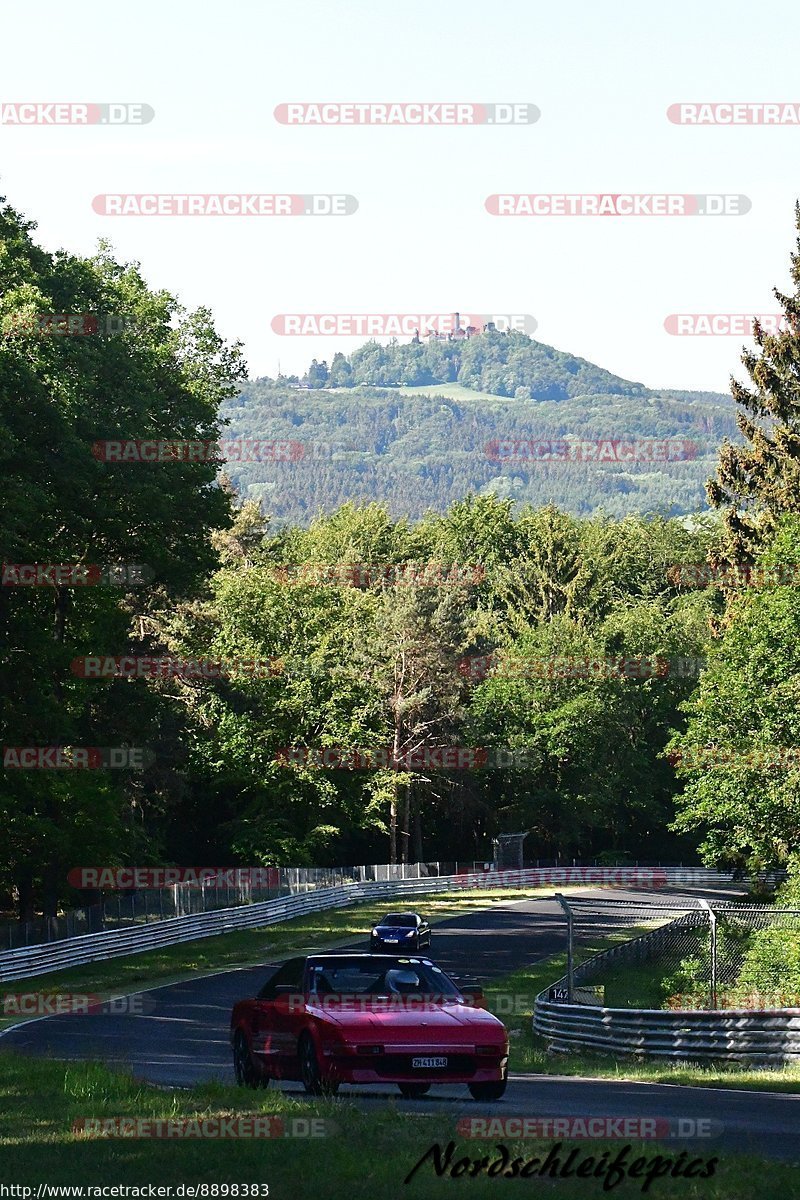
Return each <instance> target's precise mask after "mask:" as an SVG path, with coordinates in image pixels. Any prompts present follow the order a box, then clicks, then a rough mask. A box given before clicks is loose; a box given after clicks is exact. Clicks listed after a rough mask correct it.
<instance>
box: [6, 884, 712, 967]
mask: <svg viewBox="0 0 800 1200" xmlns="http://www.w3.org/2000/svg"><path fill="white" fill-rule="evenodd" d="M730 878H731V877H730V874H725V873H721V872H717V871H707V870H705V869H704V868H702V867H689V868H677V867H675V868H672V867H538V868H537V867H532V868H530V869H528V870H522V871H487V872H483V871H482V872H476V873H467V872H465V873H462V874H459V875H439V876H429V877H427V878H424V877H423V878H421V879H389V880H385V881H380V882H370V883H352V884H348V883H345V884H340V885H338V886H336V887H331V888H318V889H317V890H315V891H312V892H306V893H304V894H302V895H299V896H284V897H281V898H280V899H278V900H265V901H263V902H262V903H258V904H249V905H240V906H237V907H236V908H223V909H215V910H212V911H211V912H206V913H197V914H195V915H192V916H185V917H172V918H169V919H167V920H164V921H154V922H152V923H150V924H145V925H140V926H134V927H132V928H127V929H117V930H109V931H106V932H103V933H86V934H82V935H81V936H80V937H74V938H64V939H62V940H61V941H57V942H48V943H45V944H44V945H38V946H24V947H21V948H20V949H17V950H9V951H6V952H4V953H2V954H0V982H6V981H10V980H14V979H25V978H28V977H29V976H34V975H43V974H45V973H47V972H50V971H58V970H63V969H65V968H67V967H74V966H81V965H83V964H85V963H90V962H102V961H103V960H105V959H109V958H118V957H120V956H122V955H126V954H141V953H143V952H144V951H146V950H155V949H158V948H159V947H161V946H173V945H176V944H178V943H179V942H191V941H195V940H196V939H198V938H205V937H213V936H215V935H217V934H221V933H230V932H232V931H233V930H236V929H255V928H259V927H261V926H266V925H274V924H275V923H276V922H277V921H285V920H287V919H288V918H289V917H298V916H302V915H303V914H305V913H312V912H321V911H323V910H324V909H332V908H342V907H344V906H345V905H348V904H353V903H356V902H358V901H360V900H377V899H381V898H390V897H393V896H397V897H403V896H415V895H423V894H430V893H435V892H446V891H453V890H455V889H458V888H468V889H475V888H522V887H525V888H532V887H569V886H576V885H587V884H588V885H595V886H597V885H606V886H619V887H623V886H630V887H637V886H638V887H663V886H665V885H666V884H667V883H670V884H676V885H680V884H688V885H691V884H695V885H698V886H703V885H708V884H714V883H723V882H730Z"/></svg>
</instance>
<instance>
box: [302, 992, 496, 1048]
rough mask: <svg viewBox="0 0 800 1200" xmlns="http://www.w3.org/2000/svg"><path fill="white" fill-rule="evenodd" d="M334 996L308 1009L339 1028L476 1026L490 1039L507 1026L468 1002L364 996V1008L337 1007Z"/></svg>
mask: <svg viewBox="0 0 800 1200" xmlns="http://www.w3.org/2000/svg"><path fill="white" fill-rule="evenodd" d="M334 1000H335V997H326V1001H330V1003H329V1002H326V1003H325V1004H324V1005H319V1006H317V1005H314V1004H309V1005H308V1006H307V1008H306V1012H307V1013H308V1014H309V1015H310V1016H315V1017H317V1019H322V1020H325V1021H329V1022H330V1023H331V1024H332V1025H335V1026H337V1028H339V1029H341V1030H343V1031H348V1030H353V1031H356V1030H360V1031H361V1032H362V1033H363V1032H364V1031H365V1030H367V1029H374V1030H384V1031H386V1032H387V1033H390V1032H400V1031H402V1030H404V1029H414V1030H419V1028H420V1027H427V1028H429V1029H432V1030H438V1031H439V1032H444V1031H445V1030H453V1031H455V1030H456V1029H468V1028H474V1029H475V1030H476V1032H477V1031H478V1030H479V1031H480V1036H481V1037H482V1038H483V1037H487V1040H494V1037H498V1040H499V1039H500V1035H503V1036H504V1035H505V1026H504V1025H503V1022H502V1021H500V1020H498V1018H497V1017H495V1016H494V1015H493V1014H492V1013H490V1012H487V1011H486V1009H485V1008H472V1007H471V1006H470V1005H467V1004H419V1005H416V1004H415V1005H409V1006H406V1007H398V1006H393V1005H392V1004H391V1003H390V1002H384V1003H383V1004H381V1003H380V1001H379V1000H378V998H377V997H376V998H375V1000H374V1002H372V1003H370V1002H369V998H365V1004H364V1007H363V1008H362V1007H361V1006H360V1005H359V1006H358V1007H356V1006H355V1005H353V1004H352V1003H348V1004H347V1005H346V1006H343V1007H341V1008H338V1007H337V1006H336V1005H335V1004H334V1003H333V1001H334Z"/></svg>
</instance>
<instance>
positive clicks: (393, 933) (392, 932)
mask: <svg viewBox="0 0 800 1200" xmlns="http://www.w3.org/2000/svg"><path fill="white" fill-rule="evenodd" d="M375 928H376V929H377V931H378V933H379V934H380V935H381V937H406V935H407V934H409V933H410V934H412V935H413V934H415V933H416V932H417V931H416V929H409V928H408V926H407V925H376V926H375Z"/></svg>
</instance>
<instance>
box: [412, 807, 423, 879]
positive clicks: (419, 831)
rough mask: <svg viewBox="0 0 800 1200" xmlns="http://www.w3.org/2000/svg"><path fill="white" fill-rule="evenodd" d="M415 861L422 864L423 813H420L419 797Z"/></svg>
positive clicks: (416, 818) (415, 814)
mask: <svg viewBox="0 0 800 1200" xmlns="http://www.w3.org/2000/svg"><path fill="white" fill-rule="evenodd" d="M414 861H415V862H418V863H421V862H422V813H421V812H420V803H419V796H417V802H416V804H415V805H414Z"/></svg>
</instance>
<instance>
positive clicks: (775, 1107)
mask: <svg viewBox="0 0 800 1200" xmlns="http://www.w3.org/2000/svg"><path fill="white" fill-rule="evenodd" d="M665 894H671V895H674V896H677V895H694V896H704V897H706V898H708V899H712V898H717V899H721V898H730V897H731V894H732V893H731V890H730V889H718V890H717V891H715V892H711V891H708V890H700V889H688V888H685V889H666V890H661V891H659V892H658V893H657V895H658V896H661V897H663V896H664V895H665ZM650 895H651V893H646V892H643V891H640V890H637V891H631V892H627V891H624V890H622V889H618V888H615V889H613V890H612V891H609V890H596V891H591V892H589V891H586V892H583V893H582V896H584V897H589V896H594V897H602V898H605V899H609V898H612V899H619V900H623V899H633V900H642V899H644V898H649V897H650ZM604 920H605V922H606V925H607V927H608V928H609V929H610V928H612V926H611V925H610V924H609V923H608V919H607V918H605V917H604ZM265 938H266V953H265V962H266V963H269V961H270V960H269V957H268V956H269V933H268V931H267V933H266V934H265ZM563 946H564V918H563V914H562V912H561V910H560V908H559V907H558V904H557V902H556V901H555V900H553V899H551V898H543V899H538V900H524V901H516V902H502V903H499V904H498V903H495V904H493V905H492V907H491V908H488V909H483V910H480V911H474V912H470V913H467V914H464V915H462V916H459V917H453V918H451V919H450V920H447V921H444V922H442V923H441V924H438V925H436V926H435V927H434V934H433V942H432V946H431V950H430V955H431V957H432V958H433V959H434V960H435V961H436V962H438V963H439V964H440V965H441V966H442V967H444V969H445V970H447V971H450V972H452V973H453V974H456V975H458V974H462V975H465V974H474V975H477V976H478V977H479V978H482V979H484V980H489V979H492V978H496V977H497V976H502V975H506V974H508V973H509V972H511V971H513V970H515V969H517V968H519V967H522V966H525V965H526V964H527V963H531V962H535V961H537V960H538V959H541V958H544V957H546V956H547V955H549V954H552V953H554V952H556V951H558V950H561V949H562V948H563ZM348 948H350V949H358V950H367V949H368V948H369V945H368V941H367V940H364V941H361V942H354V943H350V945H349V946H348ZM426 953H427V952H426ZM273 961H274V962H277V961H278V960H277V959H276V960H273ZM270 971H271V967H270V966H269V965H265V966H264V967H258V968H248V969H245V970H232V971H226V972H224V973H222V974H218V975H211V976H206V977H200V978H198V979H196V980H190V981H186V982H184V983H178V984H172V985H169V986H167V987H160V988H155V989H153V990H151V991H148V992H147V993H145V994H144V997H145V998H146V1005H147V1007H148V1009H149V1010H150V1011H148V1012H146V1013H145V1014H143V1015H124V1016H117V1015H111V1014H108V1013H102V1012H101V1013H99V1014H97V1015H94V1016H91V1017H83V1018H81V1017H78V1016H53V1017H46V1018H44V1019H36V1020H33V1021H29V1022H27V1023H24V1024H22V1025H18V1026H16V1027H15V1028H13V1029H10V1030H8V1031H6V1033H5V1034H3V1035H1V1036H0V1048H2V1049H9V1050H15V1051H18V1052H20V1053H24V1054H35V1055H45V1056H48V1057H51V1058H58V1059H72V1060H75V1059H93V1060H102V1061H104V1062H106V1063H108V1064H110V1065H114V1066H120V1067H125V1068H127V1069H130V1070H132V1071H133V1072H134V1074H135V1075H136V1076H137V1077H139V1078H142V1079H145V1080H148V1081H150V1082H152V1083H157V1084H160V1085H162V1086H163V1085H165V1086H172V1087H185V1086H188V1085H190V1084H193V1083H197V1082H200V1081H203V1080H209V1079H217V1080H221V1081H224V1082H228V1083H230V1082H232V1081H233V1069H232V1066H231V1052H230V1044H229V1041H228V1023H229V1018H230V1011H231V1007H232V1005H233V1004H234V1002H235V1001H236V1000H239V999H242V998H243V997H246V996H248V995H253V994H254V993H255V991H257V990H258V988H260V987H261V985H262V984H263V983H264V981H265V980H266V978H267V977H268V975H269V973H270ZM501 1015H502V1014H501ZM273 1086H274V1085H273ZM282 1086H284V1087H285V1089H286V1090H287V1091H292V1092H295V1091H302V1088H301V1085H300V1084H294V1083H287V1084H285V1085H282ZM340 1096H341V1097H342V1098H345V1099H347V1101H349V1102H353V1101H356V1102H357V1103H359V1105H365V1106H369V1107H372V1106H379V1105H384V1104H385V1103H386V1102H387V1100H389V1099H391V1101H392V1103H393V1104H396V1105H397V1108H398V1110H400V1111H402V1110H413V1111H416V1112H425V1111H427V1112H431V1113H433V1112H443V1111H447V1112H448V1113H452V1114H453V1115H454V1116H470V1115H472V1116H476V1115H480V1116H484V1115H487V1114H489V1113H494V1114H497V1115H498V1116H500V1115H502V1116H504V1117H505V1116H512V1115H521V1116H527V1117H534V1116H540V1117H564V1116H573V1117H583V1118H586V1117H589V1116H605V1117H625V1116H636V1117H640V1118H641V1117H653V1118H661V1119H668V1120H671V1121H678V1120H680V1119H683V1120H685V1119H687V1118H690V1119H691V1118H694V1119H711V1120H712V1122H714V1124H715V1127H716V1128H720V1127H721V1133H719V1134H718V1135H717V1136H715V1137H714V1138H713V1139H711V1140H703V1141H693V1142H692V1143H691V1145H692V1146H694V1147H696V1150H695V1153H698V1154H704V1155H708V1154H714V1153H717V1152H719V1151H720V1150H723V1149H725V1150H736V1151H738V1152H752V1153H757V1154H760V1155H768V1156H770V1157H777V1158H782V1159H787V1160H790V1161H791V1160H794V1159H796V1158H800V1152H798V1148H797V1134H798V1131H800V1095H787V1094H780V1093H766V1092H746V1091H735V1090H731V1089H716V1088H715V1089H712V1088H697V1087H679V1086H675V1085H671V1084H645V1083H630V1082H623V1081H620V1082H616V1081H610V1080H591V1079H578V1078H574V1077H564V1076H546V1075H523V1074H512V1076H511V1078H510V1081H509V1086H508V1089H507V1091H506V1094H505V1096H504V1098H503V1099H502V1100H501V1101H498V1102H496V1103H494V1104H488V1105H487V1104H482V1105H481V1106H480V1109H478V1107H477V1106H476V1103H475V1101H473V1100H471V1098H470V1096H469V1093H468V1092H467V1089H466V1088H465V1087H461V1086H447V1085H442V1086H439V1087H436V1088H434V1089H433V1091H432V1093H431V1094H430V1095H429V1096H428V1097H425V1098H424V1099H422V1100H403V1099H402V1098H401V1097H400V1095H399V1093H398V1091H397V1088H396V1087H394V1086H393V1085H386V1086H385V1087H371V1088H369V1089H365V1088H363V1087H362V1088H353V1087H347V1086H343V1087H342V1089H341V1091H340ZM682 1144H683V1143H682ZM487 1145H488V1143H487ZM685 1145H686V1147H687V1149H688V1148H689V1143H688V1142H687V1143H685Z"/></svg>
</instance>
